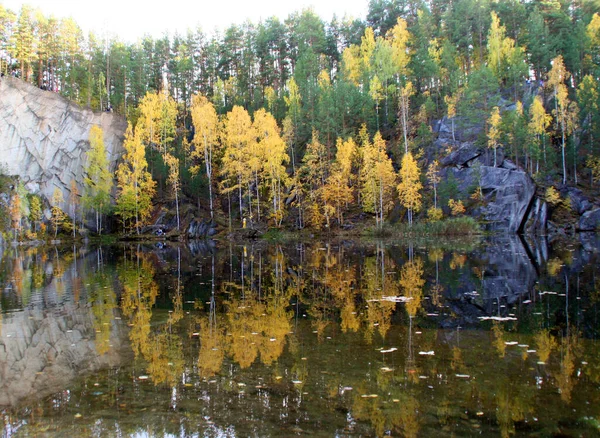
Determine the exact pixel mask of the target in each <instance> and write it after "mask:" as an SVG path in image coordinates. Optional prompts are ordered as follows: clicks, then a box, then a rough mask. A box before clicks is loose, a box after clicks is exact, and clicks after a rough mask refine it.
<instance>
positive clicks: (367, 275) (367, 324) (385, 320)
mask: <svg viewBox="0 0 600 438" xmlns="http://www.w3.org/2000/svg"><path fill="white" fill-rule="evenodd" d="M392 271H395V265H394V264H393V262H392V260H391V259H390V257H386V256H385V250H384V248H383V247H380V246H378V247H377V250H376V255H375V257H366V258H365V260H364V264H363V276H362V282H361V283H360V292H361V294H362V298H363V300H364V301H366V306H365V307H366V309H365V311H364V312H363V315H364V316H363V318H364V323H363V327H364V338H365V340H366V341H367V342H368V343H371V342H372V341H373V335H374V333H375V330H377V331H378V332H379V334H380V335H381V337H382V338H385V336H386V335H387V332H388V331H389V329H390V325H391V319H392V313H393V312H394V310H395V308H396V303H394V302H392V301H388V300H385V299H384V297H393V296H397V295H398V294H399V289H398V283H397V282H395V281H392V280H391V279H389V278H386V277H387V275H386V273H387V272H392Z"/></svg>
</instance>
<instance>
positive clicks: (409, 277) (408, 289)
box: [400, 258, 425, 318]
mask: <svg viewBox="0 0 600 438" xmlns="http://www.w3.org/2000/svg"><path fill="white" fill-rule="evenodd" d="M424 285H425V280H424V279H423V262H422V261H421V259H419V258H415V259H414V260H410V261H408V262H406V263H405V264H404V266H402V270H401V271H400V287H401V288H402V291H403V293H404V296H405V297H407V298H409V300H408V301H407V302H406V311H407V312H408V315H409V316H410V317H411V318H413V317H415V316H416V315H417V311H418V310H419V309H420V308H421V301H422V298H423V286H424Z"/></svg>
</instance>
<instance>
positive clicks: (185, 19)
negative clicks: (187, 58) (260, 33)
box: [0, 0, 368, 42]
mask: <svg viewBox="0 0 600 438" xmlns="http://www.w3.org/2000/svg"><path fill="white" fill-rule="evenodd" d="M0 4H3V5H4V6H5V7H6V8H8V9H11V10H13V11H14V12H18V11H19V9H20V8H21V6H22V5H23V4H28V5H30V6H33V7H34V8H39V9H41V10H42V11H43V12H44V15H47V16H49V15H54V16H55V17H57V18H64V17H72V18H73V19H74V20H75V21H76V22H77V24H79V26H80V27H81V28H82V29H83V30H84V32H88V31H90V30H93V31H95V32H97V33H98V34H104V32H105V31H108V32H110V33H111V34H116V36H118V37H119V38H120V39H121V40H124V41H127V42H135V41H137V40H138V39H139V38H141V37H142V36H144V35H151V36H153V37H160V36H162V35H164V34H165V32H168V33H170V34H171V35H173V34H174V33H175V32H178V33H179V34H185V33H186V31H187V29H197V28H198V27H199V26H200V27H201V29H202V30H203V31H204V32H205V33H212V32H213V31H215V30H216V29H220V30H223V29H225V28H226V27H228V26H229V25H231V24H241V23H243V22H244V21H246V20H247V19H249V20H250V21H252V22H253V23H258V22H259V21H260V20H261V19H262V20H264V19H266V18H269V17H272V16H277V17H279V18H280V19H282V20H283V19H285V18H286V17H287V16H288V15H289V14H290V13H291V12H294V11H301V10H302V9H305V8H312V9H313V10H314V11H315V12H316V13H317V15H319V16H320V17H321V18H323V19H325V20H326V21H329V20H331V18H332V17H333V15H334V14H336V15H337V17H338V18H343V17H344V16H346V15H347V16H348V17H353V18H360V19H364V18H365V16H366V13H367V6H368V0H295V1H289V0H288V1H286V0H245V1H244V0H221V1H219V0H162V1H156V0H154V1H153V0H150V1H148V0H146V1H140V0H100V1H96V2H90V1H85V0H0Z"/></svg>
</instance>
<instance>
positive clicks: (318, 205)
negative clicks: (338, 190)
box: [299, 130, 329, 229]
mask: <svg viewBox="0 0 600 438" xmlns="http://www.w3.org/2000/svg"><path fill="white" fill-rule="evenodd" d="M328 168H329V160H328V159H327V151H326V149H325V146H324V145H323V144H322V143H321V142H320V141H319V132H318V131H316V130H313V132H312V139H311V142H310V143H309V144H307V145H306V152H305V154H304V158H303V159H302V166H301V168H300V170H299V177H300V182H301V184H302V192H303V193H302V196H303V198H305V199H306V203H305V204H306V205H305V208H306V210H307V211H306V213H307V218H306V223H307V224H309V225H310V226H312V227H313V228H316V229H319V228H321V226H322V225H323V213H324V211H325V207H326V204H325V205H324V202H323V187H324V186H325V183H326V181H327V170H328Z"/></svg>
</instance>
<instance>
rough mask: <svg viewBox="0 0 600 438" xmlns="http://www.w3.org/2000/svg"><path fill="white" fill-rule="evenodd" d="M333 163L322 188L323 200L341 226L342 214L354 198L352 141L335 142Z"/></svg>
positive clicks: (353, 149) (354, 146)
mask: <svg viewBox="0 0 600 438" xmlns="http://www.w3.org/2000/svg"><path fill="white" fill-rule="evenodd" d="M336 149H337V151H336V156H335V162H334V164H333V165H332V166H331V174H330V175H329V178H328V179H327V184H326V185H325V186H324V188H323V198H324V200H325V202H326V204H327V205H331V206H333V208H334V209H335V215H336V217H337V219H338V222H339V223H340V225H341V224H343V222H344V216H343V213H344V211H345V210H346V209H347V207H348V204H350V203H351V202H352V200H353V198H354V196H353V190H352V178H353V175H352V166H353V162H354V157H355V156H356V152H357V150H356V144H355V143H354V140H353V139H351V138H350V139H348V140H346V141H343V140H342V139H341V138H338V139H337V142H336Z"/></svg>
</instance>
